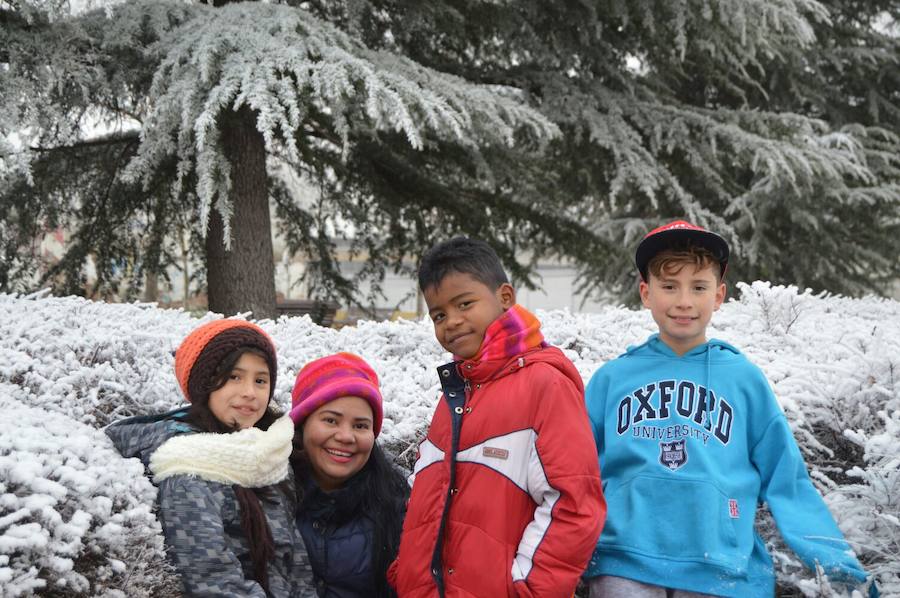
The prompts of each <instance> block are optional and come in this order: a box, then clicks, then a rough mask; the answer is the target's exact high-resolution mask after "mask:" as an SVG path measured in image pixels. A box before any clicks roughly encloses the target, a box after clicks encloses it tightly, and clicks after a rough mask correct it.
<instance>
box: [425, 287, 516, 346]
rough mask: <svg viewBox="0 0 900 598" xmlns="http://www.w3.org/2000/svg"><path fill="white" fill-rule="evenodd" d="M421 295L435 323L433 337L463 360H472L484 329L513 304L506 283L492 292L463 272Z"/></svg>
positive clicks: (481, 339)
mask: <svg viewBox="0 0 900 598" xmlns="http://www.w3.org/2000/svg"><path fill="white" fill-rule="evenodd" d="M422 294H423V295H424V296H425V303H426V304H427V305H428V315H429V316H430V317H431V321H432V322H434V336H436V337H437V340H438V342H439V343H440V344H441V346H442V347H443V348H444V349H446V350H447V351H449V352H450V353H453V354H454V355H457V356H459V357H461V358H463V359H471V358H472V357H475V355H476V354H477V353H478V349H479V348H481V342H482V341H483V340H484V332H485V330H487V327H488V326H490V324H491V322H493V321H494V320H496V319H497V318H498V317H500V315H501V314H503V312H505V311H506V310H507V309H509V308H510V307H512V306H513V305H514V304H515V303H516V292H515V290H513V288H512V285H510V284H509V283H503V284H501V285H500V286H499V287H498V288H497V290H496V291H492V290H491V288H490V287H488V286H487V285H486V284H484V283H483V282H480V281H478V280H476V279H475V277H473V276H472V275H471V274H465V273H462V272H451V273H450V274H448V275H447V276H445V277H444V278H443V279H442V280H441V282H440V284H438V285H437V286H431V287H428V288H426V289H425V290H424V291H422Z"/></svg>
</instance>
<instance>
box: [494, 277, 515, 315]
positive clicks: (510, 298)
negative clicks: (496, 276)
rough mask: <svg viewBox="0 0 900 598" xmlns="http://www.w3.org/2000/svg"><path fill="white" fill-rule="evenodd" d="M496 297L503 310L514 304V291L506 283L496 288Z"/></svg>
mask: <svg viewBox="0 0 900 598" xmlns="http://www.w3.org/2000/svg"><path fill="white" fill-rule="evenodd" d="M496 295H497V299H498V300H499V301H500V305H501V306H502V307H503V309H509V308H510V307H512V306H513V305H515V304H516V290H515V289H514V288H513V286H512V285H511V284H509V283H508V282H504V283H503V284H501V285H500V286H499V287H497V291H496Z"/></svg>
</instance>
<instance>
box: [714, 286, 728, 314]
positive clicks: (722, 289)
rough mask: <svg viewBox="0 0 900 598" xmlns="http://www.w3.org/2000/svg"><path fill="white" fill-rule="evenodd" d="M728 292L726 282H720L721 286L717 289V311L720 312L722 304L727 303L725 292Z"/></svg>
mask: <svg viewBox="0 0 900 598" xmlns="http://www.w3.org/2000/svg"><path fill="white" fill-rule="evenodd" d="M726 291H727V287H726V286H725V283H724V282H720V283H719V286H718V287H716V308H715V311H718V310H719V308H720V307H722V302H723V301H725V292H726Z"/></svg>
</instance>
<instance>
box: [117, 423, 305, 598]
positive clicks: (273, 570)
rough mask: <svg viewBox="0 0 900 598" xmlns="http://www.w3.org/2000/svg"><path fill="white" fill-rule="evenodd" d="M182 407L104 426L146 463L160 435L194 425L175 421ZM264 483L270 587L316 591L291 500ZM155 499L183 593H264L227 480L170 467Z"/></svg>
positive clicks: (126, 452)
mask: <svg viewBox="0 0 900 598" xmlns="http://www.w3.org/2000/svg"><path fill="white" fill-rule="evenodd" d="M185 414H186V409H182V410H178V411H173V412H170V413H165V414H162V415H157V416H146V417H135V418H130V419H127V420H123V421H121V422H117V423H115V424H112V425H111V426H109V427H107V428H106V434H107V436H109V437H110V438H111V439H112V441H113V444H114V445H115V447H116V449H118V451H119V452H120V453H121V454H122V456H124V457H138V458H140V459H141V461H142V462H143V463H144V467H145V468H147V467H148V466H149V462H150V456H151V455H152V454H153V452H154V451H155V450H156V449H157V448H159V446H160V445H162V444H163V443H164V442H165V441H166V440H168V439H169V438H171V437H173V436H175V435H178V434H191V433H194V432H196V430H195V429H193V428H192V427H190V426H189V425H188V424H186V423H184V422H183V421H180V420H181V419H182V418H183V417H184V415H185ZM147 471H148V472H149V469H147ZM290 483H291V484H292V483H293V482H292V481H290ZM266 490H267V494H261V497H264V498H261V500H260V505H261V506H262V508H263V511H264V512H265V514H266V517H267V519H268V522H269V528H270V529H271V530H272V538H273V539H274V542H275V556H274V558H273V559H272V560H271V561H270V562H269V592H270V594H269V595H270V596H272V597H275V598H280V597H303V598H306V597H308V596H309V597H312V596H315V595H316V593H315V588H314V584H313V581H312V568H311V567H310V564H309V558H308V556H307V553H306V548H305V546H304V544H303V538H302V537H301V536H300V533H299V530H298V529H297V526H296V524H295V520H294V513H293V511H292V508H291V507H292V505H291V503H292V500H291V499H289V498H288V496H286V495H285V494H284V492H283V491H282V489H281V488H280V487H278V486H270V487H268V488H267V489H266ZM266 498H268V500H266ZM157 501H158V503H159V520H160V523H161V524H162V528H163V533H164V534H165V539H166V544H167V545H168V552H169V557H170V558H171V560H172V562H173V563H174V565H175V567H176V568H177V570H178V572H179V573H180V575H181V579H182V582H183V585H184V591H185V594H187V595H189V596H254V597H259V598H266V593H265V591H264V590H263V588H262V587H261V586H260V585H259V584H258V583H257V582H256V581H254V579H253V573H252V569H253V564H252V561H251V558H250V551H249V546H248V544H247V540H246V538H245V537H244V534H243V531H242V529H241V516H240V508H239V505H238V501H237V497H236V496H235V493H234V490H233V489H232V487H231V486H230V485H228V484H221V483H217V482H211V481H206V480H203V479H200V478H198V477H194V476H188V475H176V476H173V477H169V478H166V479H164V480H163V481H162V482H161V483H160V485H159V494H158V496H157Z"/></svg>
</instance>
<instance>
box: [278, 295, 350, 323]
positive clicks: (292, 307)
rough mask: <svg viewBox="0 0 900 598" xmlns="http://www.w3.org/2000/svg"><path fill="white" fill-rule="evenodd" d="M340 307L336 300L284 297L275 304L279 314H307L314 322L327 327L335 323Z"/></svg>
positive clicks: (293, 315)
mask: <svg viewBox="0 0 900 598" xmlns="http://www.w3.org/2000/svg"><path fill="white" fill-rule="evenodd" d="M340 307H341V306H340V304H339V303H337V302H335V301H318V300H315V299H284V300H282V301H279V302H278V303H276V304H275V310H276V312H277V313H278V315H279V316H290V317H295V316H298V317H299V316H304V315H307V316H309V317H310V319H311V320H312V321H313V322H315V323H316V324H318V325H319V326H324V327H326V328H330V327H331V325H332V324H333V323H334V316H335V314H336V313H337V310H338V309H340Z"/></svg>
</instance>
